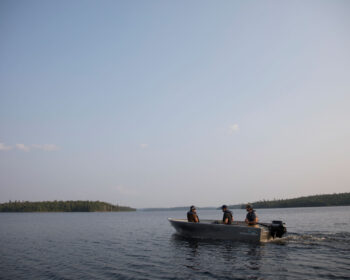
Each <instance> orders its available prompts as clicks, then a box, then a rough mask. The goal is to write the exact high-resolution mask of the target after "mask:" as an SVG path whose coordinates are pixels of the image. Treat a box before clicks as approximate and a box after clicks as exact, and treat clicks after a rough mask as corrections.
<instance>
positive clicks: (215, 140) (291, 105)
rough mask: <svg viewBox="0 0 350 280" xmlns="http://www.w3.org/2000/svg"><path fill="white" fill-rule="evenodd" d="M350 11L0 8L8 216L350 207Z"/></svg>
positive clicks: (2, 191) (349, 5)
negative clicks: (95, 204) (347, 197)
mask: <svg viewBox="0 0 350 280" xmlns="http://www.w3.org/2000/svg"><path fill="white" fill-rule="evenodd" d="M349 13H350V1H338V0H334V1H330V0H328V1H322V0H319V1H313V0H309V1H277V0H276V1H239V0H237V1H225V0H224V1H209V0H201V1H196V0H194V1H184V0H179V1H163V0H149V1H143V0H125V1H114V0H113V1H107V0H103V1H90V0H87V1H85V0H84V1H82V0H76V1H68V0H63V1H44V0H42V1H37V0H29V1H27V0H25V1H24V0H16V1H12V0H11V1H8V0H2V1H0V41H1V44H0V61H1V62H0V202H6V201H9V200H12V201H14V200H29V201H42V200H100V201H106V202H110V203H113V204H119V205H128V206H132V207H137V208H143V207H173V206H188V205H192V204H194V205H196V206H198V207H201V206H202V207H203V206H220V205H222V204H236V203H246V202H254V201H257V200H262V199H266V200H267V199H274V198H276V199H277V198H292V197H299V196H304V195H313V194H325V193H339V192H349V191H350V148H349V143H350V109H349V108H350V68H349V65H350V51H349V50H350V17H349Z"/></svg>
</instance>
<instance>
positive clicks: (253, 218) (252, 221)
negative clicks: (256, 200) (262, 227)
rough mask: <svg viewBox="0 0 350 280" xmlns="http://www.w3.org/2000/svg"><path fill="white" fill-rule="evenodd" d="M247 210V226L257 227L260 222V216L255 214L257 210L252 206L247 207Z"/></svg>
mask: <svg viewBox="0 0 350 280" xmlns="http://www.w3.org/2000/svg"><path fill="white" fill-rule="evenodd" d="M246 210H247V212H248V213H247V216H246V218H245V222H246V224H247V225H250V226H255V225H256V224H257V223H258V221H259V219H258V216H257V215H256V214H255V210H254V209H253V207H252V206H251V205H250V204H247V205H246Z"/></svg>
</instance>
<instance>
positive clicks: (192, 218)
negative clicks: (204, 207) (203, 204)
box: [187, 205, 199, 223]
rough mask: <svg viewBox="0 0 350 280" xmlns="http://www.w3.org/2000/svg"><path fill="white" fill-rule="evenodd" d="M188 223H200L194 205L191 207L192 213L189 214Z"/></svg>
mask: <svg viewBox="0 0 350 280" xmlns="http://www.w3.org/2000/svg"><path fill="white" fill-rule="evenodd" d="M187 221H189V222H191V223H199V218H198V215H197V209H196V207H195V206H193V205H192V206H191V207H190V211H188V212H187Z"/></svg>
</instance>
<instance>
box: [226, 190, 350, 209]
mask: <svg viewBox="0 0 350 280" xmlns="http://www.w3.org/2000/svg"><path fill="white" fill-rule="evenodd" d="M252 205H253V206H254V208H292V207H322V206H348V205H350V193H338V194H336V193H335V194H320V195H310V196H302V197H298V198H291V199H274V200H262V201H256V202H253V203H252ZM240 206H241V207H240V208H241V209H244V208H245V204H241V205H240ZM229 208H237V205H230V206H229Z"/></svg>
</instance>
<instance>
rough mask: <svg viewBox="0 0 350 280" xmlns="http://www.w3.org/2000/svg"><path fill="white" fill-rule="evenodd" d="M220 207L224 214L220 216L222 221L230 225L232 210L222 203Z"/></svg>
mask: <svg viewBox="0 0 350 280" xmlns="http://www.w3.org/2000/svg"><path fill="white" fill-rule="evenodd" d="M221 209H222V212H224V216H223V217H222V222H223V223H224V224H226V225H231V224H232V222H233V215H232V212H231V211H230V210H228V209H227V206H226V205H222V206H221Z"/></svg>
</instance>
